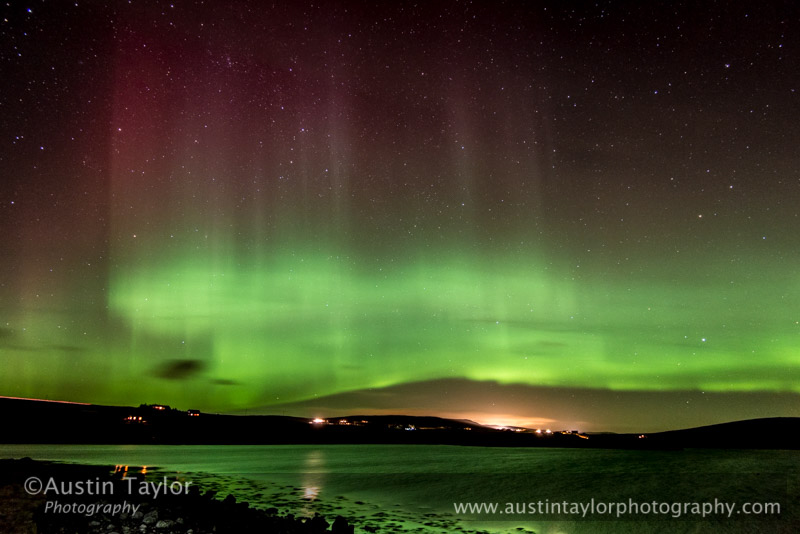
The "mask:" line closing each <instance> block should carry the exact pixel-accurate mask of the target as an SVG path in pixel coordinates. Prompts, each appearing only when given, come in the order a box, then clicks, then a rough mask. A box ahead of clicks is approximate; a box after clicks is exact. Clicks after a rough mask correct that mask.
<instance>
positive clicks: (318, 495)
mask: <svg viewBox="0 0 800 534" xmlns="http://www.w3.org/2000/svg"><path fill="white" fill-rule="evenodd" d="M25 456H28V457H31V458H33V459H36V460H55V461H63V462H75V463H86V464H99V465H110V466H120V467H119V468H120V469H127V470H128V472H129V473H141V472H142V471H145V472H146V473H147V474H148V475H157V476H159V477H161V476H164V475H165V474H167V475H169V476H170V477H171V478H173V479H175V480H179V481H182V482H191V483H192V484H195V485H198V486H200V487H202V488H203V489H212V490H214V491H216V492H217V493H218V495H219V496H220V497H224V496H225V495H227V494H233V495H235V496H236V498H237V500H239V501H247V502H249V503H250V504H251V505H252V506H258V507H261V508H270V507H274V508H278V509H279V510H280V511H281V512H283V513H292V514H295V515H301V516H311V515H314V514H316V513H319V514H321V515H323V516H325V517H326V518H328V519H329V520H332V519H333V518H334V517H335V516H336V515H342V516H344V517H346V518H347V519H349V520H351V522H353V523H355V524H356V525H357V527H358V529H359V530H361V531H365V530H364V529H365V528H368V527H374V528H376V529H377V530H378V532H391V531H398V532H400V531H403V532H405V531H417V532H441V533H444V532H476V531H486V532H526V531H527V532H537V533H541V534H544V533H547V534H556V533H565V534H567V533H575V534H583V533H605V532H608V533H611V532H623V531H624V532H644V533H650V532H687V533H689V532H739V533H745V532H798V531H800V528H799V527H800V523H798V514H797V511H796V508H797V506H796V505H795V502H796V501H797V500H798V496H799V495H800V492H799V491H798V486H799V485H800V484H799V482H800V478H798V473H800V451H761V450H708V449H690V450H684V451H641V450H610V449H553V448H484V447H457V446H445V445H441V446H427V445H326V446H312V445H296V446H289V445H265V446H231V445H226V446H202V445H187V446H176V445H0V457H2V458H21V457H25ZM746 503H747V504H750V507H749V508H748V509H747V510H745V509H744V508H743V506H745V505H746ZM772 503H777V506H779V507H780V513H775V512H776V511H777V509H776V507H775V504H772ZM767 504H770V505H771V508H770V509H769V510H766V509H764V507H765V505H767ZM457 506H458V507H459V508H458V509H457V508H456V507H457ZM491 506H496V508H495V509H494V511H492V510H491V508H489V507H491ZM709 506H713V507H714V508H713V509H711V511H710V512H709ZM759 507H762V508H759ZM751 510H755V511H761V513H757V514H753V513H751V514H746V513H745V512H746V511H751ZM634 512H635V513H634Z"/></svg>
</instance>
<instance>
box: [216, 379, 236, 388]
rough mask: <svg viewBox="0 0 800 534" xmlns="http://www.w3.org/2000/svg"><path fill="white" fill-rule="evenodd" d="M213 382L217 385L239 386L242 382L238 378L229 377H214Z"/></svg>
mask: <svg viewBox="0 0 800 534" xmlns="http://www.w3.org/2000/svg"><path fill="white" fill-rule="evenodd" d="M211 383H212V384H214V385H215V386H238V385H240V382H237V381H236V380H228V379H227V378H214V379H212V380H211Z"/></svg>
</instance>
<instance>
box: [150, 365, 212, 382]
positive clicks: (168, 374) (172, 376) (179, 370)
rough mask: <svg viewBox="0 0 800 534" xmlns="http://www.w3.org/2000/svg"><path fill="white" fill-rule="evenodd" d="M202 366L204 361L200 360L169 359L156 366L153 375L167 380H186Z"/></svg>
mask: <svg viewBox="0 0 800 534" xmlns="http://www.w3.org/2000/svg"><path fill="white" fill-rule="evenodd" d="M204 368H205V363H204V362H203V361H202V360H170V361H168V362H166V363H164V364H162V365H160V366H159V367H158V368H156V369H155V370H154V371H153V375H154V376H157V377H158V378H166V379H168V380H186V379H189V378H192V377H193V376H195V375H197V374H198V373H200V372H201V371H203V369H204Z"/></svg>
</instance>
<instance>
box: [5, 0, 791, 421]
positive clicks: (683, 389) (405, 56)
mask: <svg viewBox="0 0 800 534" xmlns="http://www.w3.org/2000/svg"><path fill="white" fill-rule="evenodd" d="M744 4H750V5H749V6H745V5H744ZM2 11H3V13H2V26H0V73H2V76H1V79H2V82H0V169H2V171H1V172H2V175H1V176H0V229H1V234H0V395H6V396H16V397H33V398H46V399H59V400H70V401H80V402H93V403H103V404H132V405H138V404H139V403H143V402H150V403H152V402H159V403H164V404H170V405H172V406H175V407H178V408H182V409H190V408H191V409H201V410H203V411H210V412H228V413H233V412H235V413H242V412H245V411H247V413H286V414H294V415H305V416H318V415H319V416H334V415H344V414H352V413H414V414H422V413H425V414H432V415H445V416H449V417H467V418H471V419H474V420H477V421H479V422H486V423H496V424H525V425H532V426H553V427H554V428H579V429H581V430H642V431H651V430H657V429H666V428H678V427H684V426H692V425H698V424H708V423H716V422H723V421H730V420H736V419H745V418H751V417H769V416H800V232H799V231H798V230H799V229H800V148H798V147H800V120H798V119H800V61H799V60H798V54H800V50H799V49H798V47H799V46H800V37H798V31H800V8H798V7H797V6H796V4H795V3H794V2H791V1H787V2H769V1H766V2H748V3H745V2H720V3H713V2H674V3H673V2H670V3H666V2H664V3H661V2H598V3H582V2H535V1H525V2H523V1H519V2H488V1H487V2H420V3H419V4H417V5H413V4H411V3H409V2H319V3H317V2H314V3H310V2H288V1H287V2H277V3H275V4H271V3H270V2H257V1H232V2H223V1H213V0H207V1H205V2H202V1H199V0H196V1H181V0H175V1H174V2H140V1H131V2H122V1H120V2H112V1H108V2H96V1H83V0H81V1H78V2H71V1H70V2H67V1H63V2H62V1H48V2H42V1H29V2H26V1H21V0H20V1H16V0H13V1H11V2H6V3H4V5H3V8H2Z"/></svg>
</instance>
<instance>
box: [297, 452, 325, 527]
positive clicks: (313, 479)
mask: <svg viewBox="0 0 800 534" xmlns="http://www.w3.org/2000/svg"><path fill="white" fill-rule="evenodd" d="M325 471H326V469H325V453H324V452H323V451H322V450H320V449H315V450H311V451H308V454H306V456H305V458H303V472H302V478H301V481H300V489H301V490H302V492H303V493H302V495H301V496H300V498H301V499H302V500H303V501H305V502H306V503H308V504H306V505H304V506H303V513H304V514H307V515H313V514H314V507H313V503H314V501H316V500H317V499H318V498H319V497H320V492H321V491H322V487H323V483H324V481H325Z"/></svg>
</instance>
